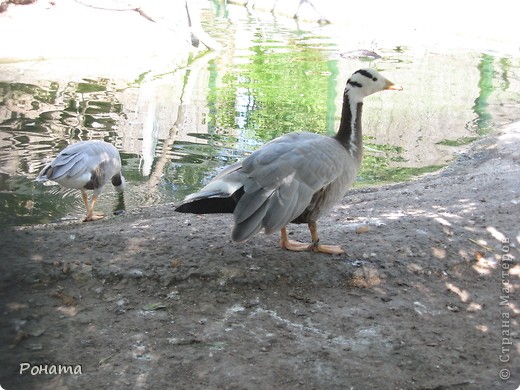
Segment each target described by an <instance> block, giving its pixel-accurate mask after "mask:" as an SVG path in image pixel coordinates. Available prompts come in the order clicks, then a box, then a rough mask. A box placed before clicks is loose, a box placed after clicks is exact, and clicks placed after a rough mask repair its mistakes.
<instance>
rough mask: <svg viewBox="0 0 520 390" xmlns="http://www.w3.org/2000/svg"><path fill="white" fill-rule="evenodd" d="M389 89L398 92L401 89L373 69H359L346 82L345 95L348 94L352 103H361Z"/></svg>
mask: <svg viewBox="0 0 520 390" xmlns="http://www.w3.org/2000/svg"><path fill="white" fill-rule="evenodd" d="M385 89H391V90H396V91H400V90H402V89H403V88H402V87H401V86H399V85H396V84H394V83H393V82H391V81H390V80H388V79H386V78H385V77H383V76H382V75H381V74H380V73H379V72H378V71H376V70H375V69H368V68H366V69H359V70H358V71H356V72H354V73H353V74H352V76H350V78H349V79H348V81H347V86H346V88H345V93H348V94H349V96H350V97H351V98H353V100H354V101H358V102H359V101H361V100H363V98H365V97H367V96H369V95H372V94H373V93H376V92H380V91H384V90H385Z"/></svg>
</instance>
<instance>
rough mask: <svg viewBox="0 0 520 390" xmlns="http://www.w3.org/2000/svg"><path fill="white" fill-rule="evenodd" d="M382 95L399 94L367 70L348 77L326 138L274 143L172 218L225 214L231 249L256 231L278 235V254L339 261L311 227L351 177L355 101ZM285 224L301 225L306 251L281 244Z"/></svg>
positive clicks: (356, 161)
mask: <svg viewBox="0 0 520 390" xmlns="http://www.w3.org/2000/svg"><path fill="white" fill-rule="evenodd" d="M387 89H392V90H401V89H402V88H401V87H400V86H397V85H395V84H394V83H392V82H390V81H388V80H387V79H386V78H384V77H383V76H382V75H380V74H379V73H378V72H377V71H375V70H374V69H360V70H358V71H356V72H355V73H354V74H352V76H351V77H350V78H349V79H348V81H347V85H346V88H345V93H344V97H343V109H342V113H341V121H340V125H339V130H338V132H337V134H336V135H335V136H334V137H328V136H323V135H318V134H314V133H307V132H301V133H290V134H287V135H284V136H282V137H279V138H276V139H274V140H272V141H271V142H269V143H267V144H265V145H264V146H263V147H261V148H260V149H258V150H256V151H255V152H254V153H252V154H251V155H250V156H248V157H246V158H245V159H244V160H243V161H240V162H237V163H235V164H233V165H231V166H229V167H227V168H225V169H224V170H223V171H222V172H220V173H219V174H218V175H217V176H216V177H215V178H214V179H213V180H212V181H211V182H210V183H209V184H208V185H207V186H205V187H204V188H202V189H201V190H200V191H199V192H197V193H195V194H192V195H189V196H188V197H186V199H185V200H184V201H183V202H182V203H181V204H180V205H179V206H177V208H176V209H175V210H176V211H180V212H184V213H195V214H207V213H233V216H234V220H235V225H234V227H233V231H232V234H231V238H232V239H233V241H237V242H241V241H245V240H247V239H249V238H251V237H252V236H254V235H255V234H256V233H258V232H259V231H260V230H262V229H264V230H265V233H266V234H270V233H273V232H275V231H277V230H280V231H281V240H280V245H281V247H282V248H285V249H288V250H293V251H304V250H313V251H316V252H323V253H329V254H340V253H343V250H342V249H341V247H340V246H337V245H322V244H321V243H320V240H319V238H318V232H317V228H316V221H317V220H318V218H320V217H321V216H322V215H323V214H324V213H326V212H328V211H329V210H330V209H331V208H332V206H333V205H334V204H335V203H337V202H338V201H339V200H340V199H341V198H342V197H343V196H344V195H345V193H346V192H347V190H348V189H349V188H350V186H351V185H352V183H353V181H354V180H355V178H356V176H357V173H358V171H359V167H360V165H361V158H362V154H363V153H362V152H363V145H362V138H361V136H362V135H361V113H362V108H363V98H365V97H366V96H368V95H371V94H373V93H375V92H379V91H383V90H387ZM291 222H292V223H307V224H308V226H309V230H310V233H311V239H312V243H311V244H310V245H309V244H303V243H299V242H295V241H291V240H289V239H288V237H287V231H286V226H287V224H289V223H291Z"/></svg>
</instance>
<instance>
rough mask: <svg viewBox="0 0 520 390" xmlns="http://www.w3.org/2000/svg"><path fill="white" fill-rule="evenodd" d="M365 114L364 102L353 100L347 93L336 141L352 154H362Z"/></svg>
mask: <svg viewBox="0 0 520 390" xmlns="http://www.w3.org/2000/svg"><path fill="white" fill-rule="evenodd" d="M362 112H363V101H362V100H359V99H352V97H351V96H349V94H348V92H346V93H345V96H344V100H343V108H342V112H341V120H340V124H339V130H338V132H337V134H336V137H335V138H336V139H337V140H338V141H339V142H340V143H341V144H342V145H343V146H344V147H345V148H346V149H347V150H349V151H350V152H351V153H354V154H356V155H358V156H359V155H360V154H361V150H362V131H361V115H362Z"/></svg>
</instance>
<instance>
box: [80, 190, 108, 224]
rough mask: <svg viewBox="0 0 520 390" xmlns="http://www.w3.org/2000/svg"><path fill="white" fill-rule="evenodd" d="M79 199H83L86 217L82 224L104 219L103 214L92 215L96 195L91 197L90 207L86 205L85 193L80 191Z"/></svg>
mask: <svg viewBox="0 0 520 390" xmlns="http://www.w3.org/2000/svg"><path fill="white" fill-rule="evenodd" d="M81 197H82V198H83V203H85V207H86V208H87V216H86V217H85V219H84V220H83V222H89V221H97V220H98V219H101V218H103V217H104V215H103V214H94V205H95V204H96V200H97V196H96V195H92V202H91V203H90V206H89V204H88V199H87V193H86V192H83V191H82V192H81Z"/></svg>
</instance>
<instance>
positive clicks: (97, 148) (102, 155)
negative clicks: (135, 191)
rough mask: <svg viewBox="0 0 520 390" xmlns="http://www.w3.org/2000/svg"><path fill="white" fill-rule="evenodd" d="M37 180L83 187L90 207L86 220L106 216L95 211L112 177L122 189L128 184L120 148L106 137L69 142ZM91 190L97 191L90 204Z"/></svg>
mask: <svg viewBox="0 0 520 390" xmlns="http://www.w3.org/2000/svg"><path fill="white" fill-rule="evenodd" d="M36 180H37V181H46V180H52V181H55V182H57V183H58V184H60V185H61V186H63V187H65V188H74V189H78V190H80V191H81V196H82V198H83V202H84V203H85V207H86V208H87V216H86V217H85V219H84V220H83V222H87V221H95V220H97V219H100V218H103V215H100V214H94V205H95V203H96V200H97V198H98V196H99V195H100V194H101V192H102V191H103V187H104V186H105V184H107V182H108V181H109V180H110V181H112V184H113V185H114V186H115V188H116V191H118V192H122V191H123V190H124V187H125V179H124V177H123V175H122V174H121V157H120V156H119V152H118V150H117V149H116V148H115V146H114V145H112V144H109V143H107V142H103V141H84V142H78V143H76V144H73V145H70V146H67V147H66V148H65V149H63V150H62V151H61V152H60V153H59V154H58V155H57V156H56V158H55V159H54V160H53V161H52V162H51V163H49V164H47V165H46V166H45V168H43V169H42V171H41V172H40V174H39V175H38V177H37V178H36ZM87 190H93V191H94V194H93V195H92V201H91V203H90V205H89V203H88V198H87Z"/></svg>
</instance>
